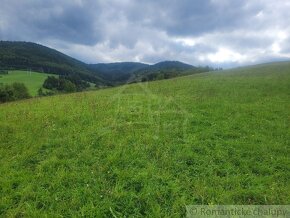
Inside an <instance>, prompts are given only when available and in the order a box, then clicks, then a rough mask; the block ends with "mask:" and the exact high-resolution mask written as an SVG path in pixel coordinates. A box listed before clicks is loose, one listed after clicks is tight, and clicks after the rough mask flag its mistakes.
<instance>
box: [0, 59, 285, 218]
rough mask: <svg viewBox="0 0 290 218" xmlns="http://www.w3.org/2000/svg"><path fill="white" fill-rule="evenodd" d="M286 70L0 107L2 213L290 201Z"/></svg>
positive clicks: (175, 213)
mask: <svg viewBox="0 0 290 218" xmlns="http://www.w3.org/2000/svg"><path fill="white" fill-rule="evenodd" d="M289 84H290V63H276V64H269V65H260V66H253V67H248V68H240V69H237V70H228V71H222V72H212V73H204V74H199V75H193V76H186V77H182V78H175V79H171V80H163V81H156V82H151V83H142V84H132V85H128V86H122V87H117V88H112V89H105V90H100V91H91V92H83V93H76V94H69V95H58V96H52V97H46V98H37V99H30V100H25V101H21V102H12V103H8V104H2V105H0V145H1V146H0V157H1V158H0V175H1V177H0V216H7V217H15V216H25V217H43V216H48V217H70V216H75V217H79V216H87V217H104V216H109V217H125V216H126V217H128V216H134V217H144V216H147V217H180V216H184V215H185V205H189V204H226V205H228V204H289V203H290V185H289V184H290V183H289V181H290V160H289V152H290V150H289V139H290V137H289V108H290V101H289V100H290V98H289V97H290V96H289V95H290V86H289Z"/></svg>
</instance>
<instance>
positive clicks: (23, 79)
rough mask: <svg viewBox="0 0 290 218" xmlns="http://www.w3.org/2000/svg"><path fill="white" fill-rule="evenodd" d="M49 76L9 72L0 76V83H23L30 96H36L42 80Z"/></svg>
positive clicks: (15, 71)
mask: <svg viewBox="0 0 290 218" xmlns="http://www.w3.org/2000/svg"><path fill="white" fill-rule="evenodd" d="M48 76H50V74H45V73H37V72H30V71H19V70H14V71H9V73H8V74H7V75H6V74H1V75H0V83H3V84H11V83H15V82H17V83H24V85H25V86H26V87H27V88H28V91H29V93H30V95H31V96H37V91H38V89H39V88H41V87H42V84H43V82H44V80H45V79H46V78H47V77H48Z"/></svg>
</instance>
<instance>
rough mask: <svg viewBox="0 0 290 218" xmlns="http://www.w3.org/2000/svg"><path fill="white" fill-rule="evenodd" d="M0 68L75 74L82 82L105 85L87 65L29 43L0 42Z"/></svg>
mask: <svg viewBox="0 0 290 218" xmlns="http://www.w3.org/2000/svg"><path fill="white" fill-rule="evenodd" d="M0 68H1V69H5V70H12V69H13V70H32V71H38V72H44V73H52V74H58V75H70V74H77V75H78V76H79V77H81V79H83V80H86V81H89V82H93V83H96V84H105V82H104V80H103V79H101V78H100V77H98V75H97V74H96V73H92V72H91V71H90V70H89V69H88V67H87V64H85V63H83V62H81V61H78V60H76V59H74V58H72V57H69V56H67V55H65V54H63V53H61V52H59V51H56V50H54V49H51V48H48V47H45V46H42V45H39V44H35V43H31V42H9V41H0Z"/></svg>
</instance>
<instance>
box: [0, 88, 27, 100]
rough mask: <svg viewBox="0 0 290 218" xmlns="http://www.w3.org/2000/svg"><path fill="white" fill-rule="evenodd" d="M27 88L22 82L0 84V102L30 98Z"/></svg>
mask: <svg viewBox="0 0 290 218" xmlns="http://www.w3.org/2000/svg"><path fill="white" fill-rule="evenodd" d="M30 97H31V96H30V94H29V92H28V89H27V88H26V86H25V85H24V84H23V83H13V84H11V85H1V86H0V103H4V102H8V101H16V100H21V99H27V98H30Z"/></svg>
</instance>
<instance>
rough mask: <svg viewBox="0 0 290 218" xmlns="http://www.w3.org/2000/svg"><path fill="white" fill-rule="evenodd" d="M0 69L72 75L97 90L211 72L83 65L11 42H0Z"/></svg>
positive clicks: (171, 66)
mask: <svg viewBox="0 0 290 218" xmlns="http://www.w3.org/2000/svg"><path fill="white" fill-rule="evenodd" d="M0 69H5V70H33V71H38V72H44V73H52V74H58V75H70V74H75V75H78V76H79V77H80V78H81V79H83V80H85V81H88V82H92V83H95V84H97V85H98V86H108V85H109V86H111V85H118V84H123V83H126V82H128V81H130V82H136V81H148V80H157V79H167V78H171V77H175V76H180V75H187V74H193V73H200V72H205V71H209V70H211V68H204V67H194V66H192V65H189V64H185V63H182V62H179V61H163V62H159V63H157V64H154V65H149V64H144V63H139V62H119V63H99V64H86V63H84V62H82V61H79V60H77V59H75V58H72V57H70V56H68V55H65V54H63V53H61V52H59V51H57V50H55V49H51V48H48V47H46V46H43V45H39V44H36V43H32V42H11V41H0ZM189 71H190V72H189Z"/></svg>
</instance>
